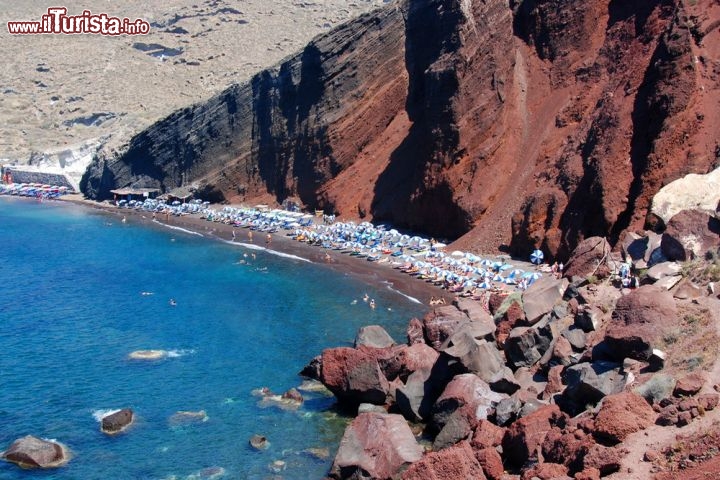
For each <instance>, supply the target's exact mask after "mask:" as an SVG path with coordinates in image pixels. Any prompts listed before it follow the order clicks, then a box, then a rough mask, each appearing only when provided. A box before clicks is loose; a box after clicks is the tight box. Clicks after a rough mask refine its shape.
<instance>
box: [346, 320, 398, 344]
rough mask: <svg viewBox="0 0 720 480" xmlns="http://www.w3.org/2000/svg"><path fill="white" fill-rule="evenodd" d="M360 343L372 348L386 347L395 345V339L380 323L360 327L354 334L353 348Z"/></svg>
mask: <svg viewBox="0 0 720 480" xmlns="http://www.w3.org/2000/svg"><path fill="white" fill-rule="evenodd" d="M360 345H365V346H366V347H373V348H388V347H392V346H393V345H395V340H393V339H392V337H391V336H390V334H389V333H387V332H386V331H385V329H384V328H383V327H381V326H380V325H368V326H365V327H362V328H360V330H359V331H358V333H357V335H356V336H355V348H357V347H359V346H360Z"/></svg>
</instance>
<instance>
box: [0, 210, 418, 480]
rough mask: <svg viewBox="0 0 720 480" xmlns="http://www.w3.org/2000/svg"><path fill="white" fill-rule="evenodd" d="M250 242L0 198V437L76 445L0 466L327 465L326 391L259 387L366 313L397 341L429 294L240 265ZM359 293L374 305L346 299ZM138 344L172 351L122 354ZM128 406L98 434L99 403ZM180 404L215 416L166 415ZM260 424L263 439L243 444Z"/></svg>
mask: <svg viewBox="0 0 720 480" xmlns="http://www.w3.org/2000/svg"><path fill="white" fill-rule="evenodd" d="M245 253H247V254H248V255H249V254H250V253H252V252H250V251H248V250H244V249H243V248H241V247H238V246H234V245H227V244H223V243H221V242H216V241H211V240H208V239H204V238H200V237H197V236H193V235H189V234H186V233H183V232H179V231H172V230H168V229H166V228H164V227H162V228H161V227H157V228H147V227H141V226H138V225H133V224H131V223H126V224H124V223H121V222H119V221H118V218H117V217H115V216H109V215H107V214H103V213H100V212H96V211H93V210H90V209H85V208H81V207H77V206H73V205H68V204H65V203H62V202H57V203H54V202H45V203H37V202H34V201H27V200H21V199H14V198H7V197H5V198H0V282H2V288H0V326H1V328H0V450H4V449H5V448H7V447H8V446H9V445H10V443H11V442H12V441H13V440H14V439H15V438H18V437H20V436H24V435H26V434H32V435H36V436H40V437H45V438H53V439H57V440H58V441H60V442H62V443H64V444H66V445H67V446H68V447H69V448H70V449H71V451H72V454H73V458H72V460H71V461H70V462H69V464H68V465H66V466H65V467H62V468H60V469H57V470H48V471H39V472H38V471H23V470H20V469H18V468H17V467H16V466H15V465H13V464H10V463H6V462H0V479H2V480H5V479H13V480H14V479H27V478H43V479H105V478H117V479H170V478H177V479H185V478H197V477H192V475H193V474H195V473H197V472H198V471H200V470H202V469H204V468H208V467H214V466H217V467H222V468H224V469H225V471H226V475H225V476H224V477H223V478H241V479H242V478H248V479H255V478H271V477H272V476H273V475H275V474H274V473H273V472H272V471H271V470H270V468H269V465H270V464H271V463H272V462H273V461H275V460H282V461H284V462H285V469H284V471H282V472H280V473H279V475H281V477H282V478H285V479H300V478H302V479H312V478H321V477H323V476H324V474H325V473H326V472H327V470H328V468H329V466H330V463H331V461H332V457H333V455H334V453H335V448H336V445H337V443H338V442H339V439H340V437H341V436H342V432H343V429H344V425H345V422H346V419H344V418H342V417H341V416H339V415H337V414H336V413H335V412H334V409H333V405H334V400H333V399H332V397H329V398H328V397H326V396H323V395H319V394H307V395H308V400H307V401H306V402H305V404H304V405H303V406H302V407H301V408H300V409H299V410H297V411H286V410H283V409H280V408H278V407H275V406H269V407H267V406H262V405H261V404H260V403H259V399H258V397H256V396H253V395H252V394H251V391H252V390H253V389H255V388H258V387H262V386H267V387H269V388H270V389H271V390H272V391H274V392H277V393H282V392H283V391H285V390H287V389H288V388H291V387H294V386H298V385H299V384H300V383H301V381H302V379H301V378H300V377H298V376H297V372H298V371H299V370H300V369H301V368H302V367H303V366H304V365H305V364H306V363H307V362H308V361H309V360H310V359H311V358H312V357H313V356H314V355H316V354H318V353H320V352H321V351H322V349H324V348H327V347H332V346H338V345H347V344H349V343H350V342H352V340H353V338H354V336H355V333H356V331H357V329H358V328H359V327H360V326H362V325H366V324H381V325H383V326H385V327H386V328H387V329H388V331H389V332H390V333H391V334H392V335H393V336H394V337H395V338H396V339H398V340H401V339H402V338H403V332H404V329H405V327H406V325H407V321H408V319H409V318H411V317H412V316H413V315H418V314H420V313H421V312H420V309H421V306H420V305H416V304H413V303H411V302H409V301H408V300H406V299H405V298H403V297H402V296H400V295H398V294H396V293H393V292H391V291H389V290H387V289H384V288H383V287H382V285H377V286H374V287H373V286H368V285H366V284H363V283H361V282H360V281H359V280H356V279H354V278H352V277H349V276H346V275H341V274H338V273H334V272H332V271H330V270H328V269H326V268H324V267H323V266H322V265H315V264H309V263H306V262H301V261H298V260H292V259H286V258H280V257H277V256H274V255H271V254H269V253H267V252H256V255H257V258H256V259H255V260H252V258H250V257H248V259H249V264H241V263H240V262H239V261H240V260H242V259H244V258H245V257H244V256H243V254H245ZM143 291H145V292H153V294H152V295H141V292H143ZM366 291H367V292H368V293H369V294H370V295H371V296H373V297H374V298H375V299H376V301H377V302H378V305H379V307H378V308H377V309H376V310H374V311H373V310H371V309H370V308H369V307H368V306H367V305H366V304H365V303H364V302H362V300H360V301H358V302H357V303H356V304H354V305H353V304H352V301H353V300H355V299H359V298H360V297H361V295H362V293H364V292H366ZM170 298H174V299H176V301H177V305H176V306H171V305H170V304H169V299H170ZM388 307H391V308H392V311H389V310H388ZM139 349H163V350H167V351H170V352H172V355H171V356H170V357H169V358H165V359H163V360H159V361H154V362H143V361H133V360H130V359H128V354H129V353H130V352H132V351H134V350H139ZM123 407H131V408H132V409H133V410H134V411H135V413H136V416H137V420H136V423H135V424H134V425H133V426H132V427H131V428H130V429H129V430H128V431H127V432H125V433H123V434H120V435H118V436H115V437H108V436H106V435H104V434H102V433H101V432H100V430H99V423H98V421H97V420H96V419H95V418H94V417H93V414H94V413H97V412H98V411H102V410H109V409H117V408H123ZM183 410H189V411H198V410H204V411H205V412H206V413H207V416H208V419H207V421H205V422H199V423H196V424H190V425H183V426H177V425H173V424H172V423H171V422H170V417H171V416H172V415H173V414H174V413H175V412H177V411H183ZM255 433H258V434H263V435H265V436H267V437H268V439H269V441H270V447H269V448H268V449H267V450H265V451H261V452H258V451H253V450H252V449H251V448H250V447H249V445H248V439H249V438H250V437H251V436H252V435H253V434H255ZM308 448H329V450H330V456H329V458H328V459H326V460H318V459H317V458H315V457H313V456H310V455H308V454H307V453H303V450H305V449H308Z"/></svg>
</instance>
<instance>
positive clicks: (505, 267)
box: [500, 263, 513, 272]
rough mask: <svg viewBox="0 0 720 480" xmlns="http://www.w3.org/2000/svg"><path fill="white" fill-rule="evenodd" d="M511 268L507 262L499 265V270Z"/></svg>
mask: <svg viewBox="0 0 720 480" xmlns="http://www.w3.org/2000/svg"><path fill="white" fill-rule="evenodd" d="M511 268H513V266H512V265H510V264H509V263H506V264H504V265H501V266H500V271H501V272H504V271H505V270H510V269H511Z"/></svg>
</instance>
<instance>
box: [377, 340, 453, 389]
mask: <svg viewBox="0 0 720 480" xmlns="http://www.w3.org/2000/svg"><path fill="white" fill-rule="evenodd" d="M439 356H440V354H439V353H438V352H437V351H436V350H435V349H433V348H432V347H430V346H428V345H426V344H424V343H414V344H412V345H410V346H409V347H408V346H406V345H400V346H397V347H394V348H393V349H392V355H389V356H387V357H382V358H378V363H379V365H380V369H381V370H382V371H383V373H384V374H385V377H386V378H387V379H388V380H394V379H396V378H400V380H402V381H403V382H404V381H406V380H407V378H408V377H409V376H410V374H412V373H413V372H416V371H418V370H423V369H427V370H429V369H431V368H432V367H433V365H435V362H436V361H437V359H438V357H439Z"/></svg>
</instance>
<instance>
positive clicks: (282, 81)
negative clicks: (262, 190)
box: [252, 43, 331, 206]
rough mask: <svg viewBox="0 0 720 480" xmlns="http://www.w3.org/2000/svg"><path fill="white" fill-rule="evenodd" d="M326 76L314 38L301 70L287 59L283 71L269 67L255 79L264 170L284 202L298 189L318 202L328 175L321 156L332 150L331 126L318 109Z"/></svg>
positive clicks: (256, 128) (256, 135)
mask: <svg viewBox="0 0 720 480" xmlns="http://www.w3.org/2000/svg"><path fill="white" fill-rule="evenodd" d="M296 77H299V78H297V79H296ZM325 82H326V79H325V78H324V71H323V67H322V58H321V52H320V50H319V49H318V48H317V46H316V45H315V44H313V43H311V44H310V45H308V46H307V47H306V48H305V49H304V50H303V53H302V55H301V61H300V68H299V72H297V71H294V69H293V63H292V62H285V63H283V64H282V65H281V66H280V69H279V71H278V73H277V74H275V73H274V72H272V71H268V70H266V71H263V72H262V73H260V74H258V75H257V76H255V77H254V78H253V80H252V92H253V105H254V110H255V112H256V113H255V124H254V125H253V139H254V142H253V143H254V145H253V148H254V149H255V150H256V152H257V165H258V170H259V172H258V173H259V175H260V178H261V179H262V181H263V182H264V184H265V185H266V187H267V190H268V192H270V193H272V194H274V195H275V196H276V198H277V200H278V202H280V203H282V201H283V200H284V199H285V198H287V197H288V196H291V195H294V194H295V193H297V195H298V196H299V197H300V199H301V200H302V201H303V203H305V204H307V205H310V206H313V205H315V204H316V201H317V200H316V197H315V192H316V190H317V188H318V185H320V183H321V181H322V180H323V179H324V178H323V175H322V173H320V171H319V169H316V168H315V160H316V159H322V158H327V157H329V156H330V155H331V149H330V147H329V143H328V142H327V127H326V126H325V125H323V124H321V123H320V122H319V119H318V118H314V113H313V112H314V108H315V107H316V106H317V105H319V104H320V103H321V101H322V97H323V94H324V93H325V86H324V84H325ZM278 117H281V118H282V120H283V121H280V122H279V121H278Z"/></svg>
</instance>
